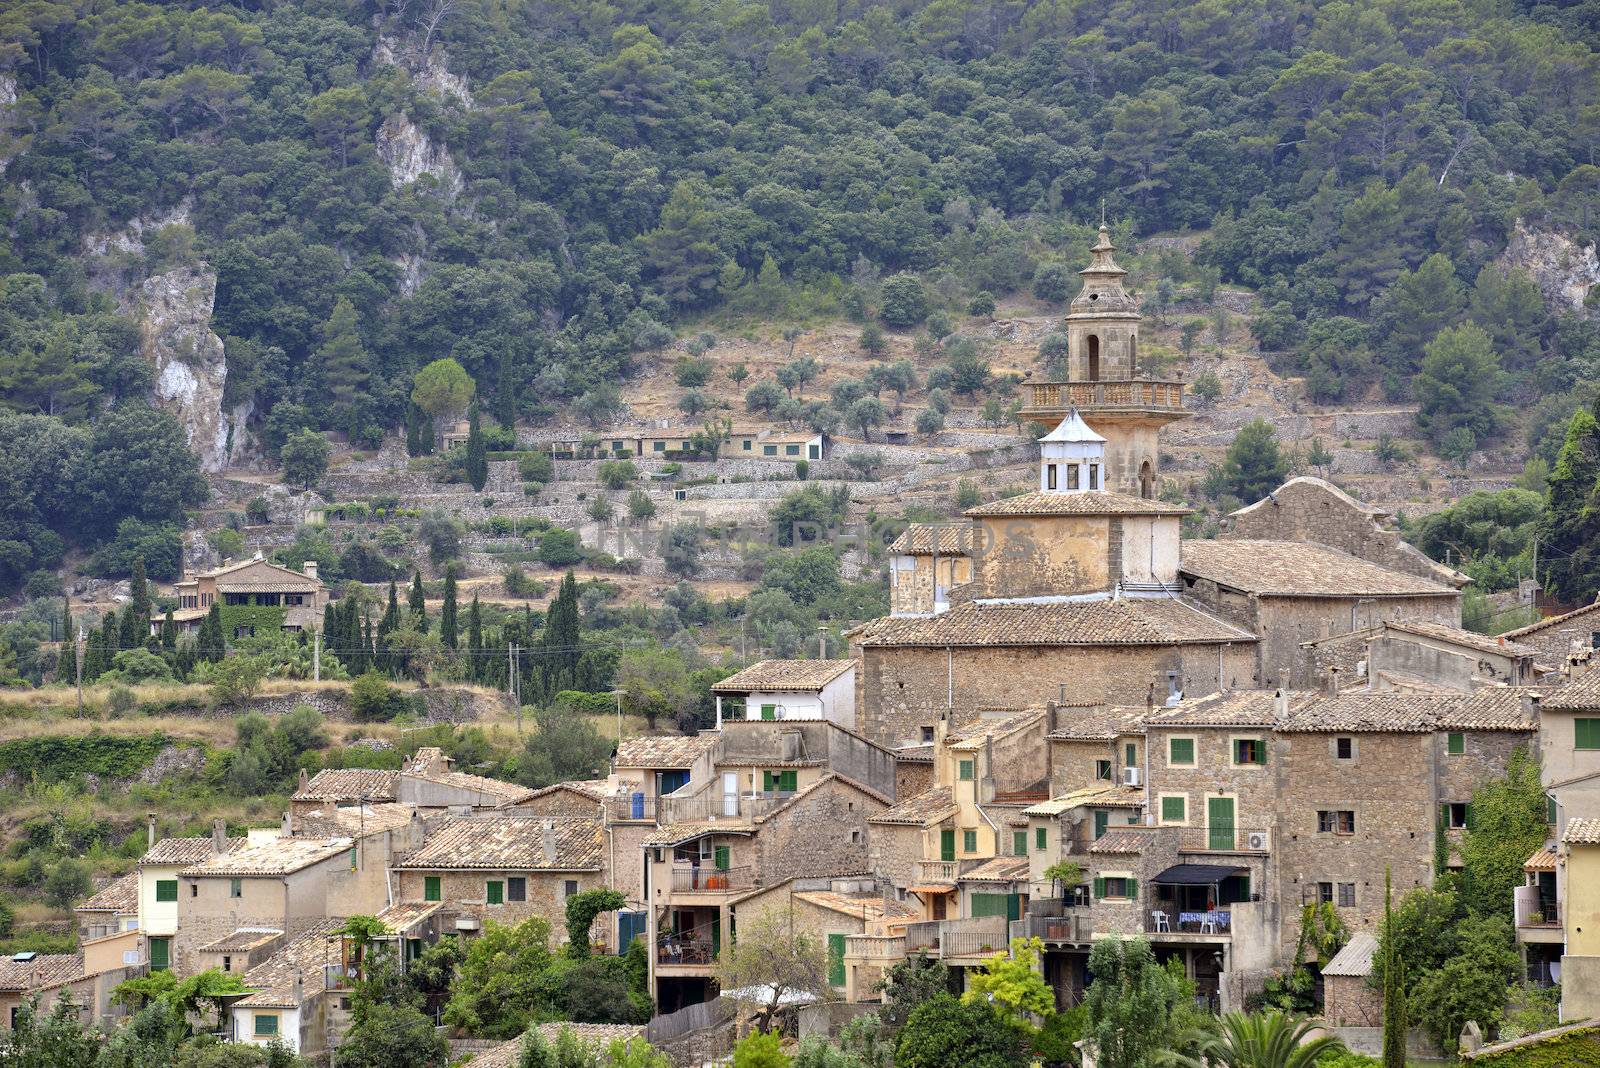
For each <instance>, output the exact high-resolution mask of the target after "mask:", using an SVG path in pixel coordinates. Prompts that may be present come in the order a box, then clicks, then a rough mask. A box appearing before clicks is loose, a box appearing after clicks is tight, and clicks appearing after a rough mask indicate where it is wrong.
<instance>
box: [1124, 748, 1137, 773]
mask: <svg viewBox="0 0 1600 1068" xmlns="http://www.w3.org/2000/svg"><path fill="white" fill-rule="evenodd" d="M1122 763H1123V764H1124V765H1125V766H1127V767H1130V768H1131V767H1133V766H1134V765H1135V764H1137V763H1139V747H1138V746H1137V745H1135V744H1134V743H1133V742H1128V743H1127V744H1126V745H1124V746H1123V747H1122Z"/></svg>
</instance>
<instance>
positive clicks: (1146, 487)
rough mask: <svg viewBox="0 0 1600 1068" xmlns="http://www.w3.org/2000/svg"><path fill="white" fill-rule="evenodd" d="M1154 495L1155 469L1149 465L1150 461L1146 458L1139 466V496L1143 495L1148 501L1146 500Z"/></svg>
mask: <svg viewBox="0 0 1600 1068" xmlns="http://www.w3.org/2000/svg"><path fill="white" fill-rule="evenodd" d="M1155 495H1156V473H1155V469H1154V468H1152V467H1151V466H1150V461H1149V460H1146V461H1145V462H1144V465H1143V466H1142V467H1140V468H1139V496H1141V497H1143V498H1144V499H1145V500H1147V501H1148V500H1151V499H1153V498H1154V497H1155Z"/></svg>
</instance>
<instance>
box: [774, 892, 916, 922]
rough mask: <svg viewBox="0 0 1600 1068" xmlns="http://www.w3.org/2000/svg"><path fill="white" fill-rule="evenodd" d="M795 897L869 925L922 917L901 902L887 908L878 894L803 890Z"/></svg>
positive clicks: (891, 903)
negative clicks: (876, 922) (877, 922)
mask: <svg viewBox="0 0 1600 1068" xmlns="http://www.w3.org/2000/svg"><path fill="white" fill-rule="evenodd" d="M793 896H794V897H795V898H796V899H797V900H799V901H805V902H807V903H809V904H812V905H816V906H817V907H818V908H824V909H828V910H830V911H833V912H842V913H844V914H845V915H846V916H853V917H855V918H856V919H858V920H862V921H864V922H868V923H870V922H872V921H873V920H881V919H884V918H886V917H887V918H888V919H891V920H894V919H901V920H909V919H916V918H917V917H918V916H919V915H920V913H919V912H918V911H917V910H916V909H914V908H912V907H911V906H910V905H905V904H902V903H901V902H899V901H890V902H888V903H887V908H885V902H884V900H883V898H882V897H881V896H880V895H878V894H836V893H834V892H833V891H832V890H801V891H799V892H797V893H795V894H794V895H793Z"/></svg>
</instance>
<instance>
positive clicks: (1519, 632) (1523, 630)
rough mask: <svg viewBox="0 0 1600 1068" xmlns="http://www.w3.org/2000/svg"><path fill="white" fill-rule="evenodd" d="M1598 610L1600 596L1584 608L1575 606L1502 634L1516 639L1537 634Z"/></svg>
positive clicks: (1599, 607) (1599, 609)
mask: <svg viewBox="0 0 1600 1068" xmlns="http://www.w3.org/2000/svg"><path fill="white" fill-rule="evenodd" d="M1597 611H1600V596H1597V597H1596V598H1595V600H1594V603H1593V604H1586V605H1584V606H1583V607H1582V608H1574V609H1573V610H1572V611H1570V612H1563V613H1562V614H1561V615H1559V616H1551V617H1550V618H1549V619H1541V620H1539V621H1538V622H1537V623H1529V624H1528V625H1527V626H1526V627H1518V628H1517V629H1516V630H1508V631H1506V632H1505V634H1503V635H1501V637H1503V638H1509V639H1512V640H1513V641H1514V640H1516V639H1517V638H1521V637H1524V636H1526V635H1529V634H1537V633H1539V632H1540V631H1541V630H1548V629H1549V628H1551V627H1559V626H1560V625H1561V624H1563V623H1570V622H1572V621H1573V620H1575V619H1581V618H1583V617H1584V616H1586V615H1588V614H1590V613H1591V612H1597Z"/></svg>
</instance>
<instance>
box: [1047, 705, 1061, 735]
mask: <svg viewBox="0 0 1600 1068" xmlns="http://www.w3.org/2000/svg"><path fill="white" fill-rule="evenodd" d="M1058 708H1059V706H1058V705H1057V704H1056V703H1055V702H1054V701H1046V702H1045V703H1044V727H1045V733H1047V734H1054V733H1055V732H1056V729H1057V727H1056V713H1057V711H1058Z"/></svg>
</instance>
